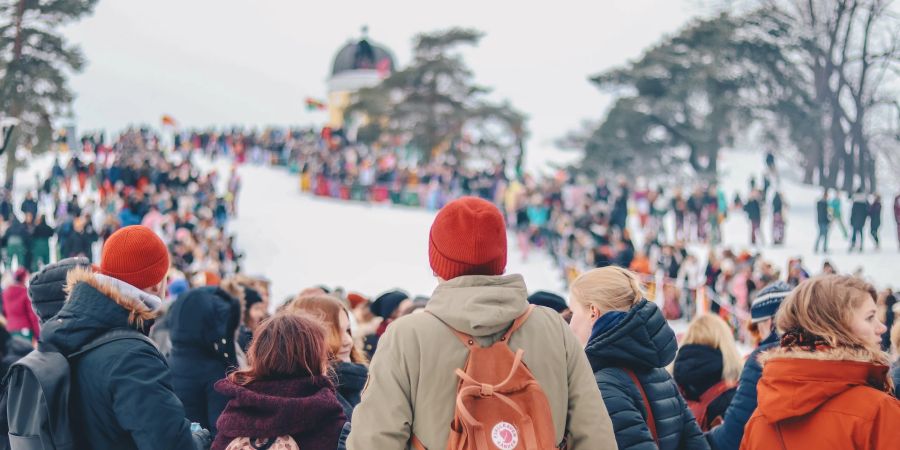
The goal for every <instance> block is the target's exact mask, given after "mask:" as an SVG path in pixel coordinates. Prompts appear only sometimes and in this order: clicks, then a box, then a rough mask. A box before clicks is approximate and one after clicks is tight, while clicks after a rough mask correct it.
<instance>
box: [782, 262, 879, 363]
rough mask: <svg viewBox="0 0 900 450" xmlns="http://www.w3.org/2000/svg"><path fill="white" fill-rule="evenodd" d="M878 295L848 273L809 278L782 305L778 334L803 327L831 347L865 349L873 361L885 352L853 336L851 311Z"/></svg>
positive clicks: (866, 284)
mask: <svg viewBox="0 0 900 450" xmlns="http://www.w3.org/2000/svg"><path fill="white" fill-rule="evenodd" d="M876 298H877V294H876V292H875V288H874V287H872V285H871V284H869V283H867V282H865V281H863V280H861V279H859V278H856V277H852V276H849V275H825V276H819V277H815V278H810V279H808V280H806V281H804V282H802V283H800V285H799V286H797V288H796V289H794V290H793V291H792V292H791V293H790V295H788V296H787V298H786V299H785V300H784V303H782V304H781V308H779V310H778V313H777V314H776V316H775V323H776V325H777V326H778V330H779V331H780V332H781V333H786V332H788V331H791V330H798V329H799V330H802V331H804V332H807V333H810V334H813V335H815V336H818V337H820V338H822V339H823V340H824V341H825V342H827V343H828V345H830V346H831V347H850V348H856V349H864V350H868V351H869V352H870V353H871V356H872V358H873V360H878V361H881V360H883V359H884V357H885V355H884V353H883V352H881V349H880V348H874V347H872V345H871V344H869V343H867V342H866V341H864V340H863V339H860V338H859V337H857V336H856V334H855V333H854V332H853V329H852V328H851V325H850V324H851V322H852V320H853V310H854V309H855V308H857V307H859V305H861V304H862V303H863V302H864V301H866V300H867V299H871V300H872V301H875V300H876Z"/></svg>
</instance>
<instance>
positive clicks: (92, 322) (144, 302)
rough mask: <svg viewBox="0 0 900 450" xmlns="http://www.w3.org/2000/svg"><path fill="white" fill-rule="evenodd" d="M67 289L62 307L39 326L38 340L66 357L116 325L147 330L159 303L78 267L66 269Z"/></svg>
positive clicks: (116, 326) (142, 293)
mask: <svg viewBox="0 0 900 450" xmlns="http://www.w3.org/2000/svg"><path fill="white" fill-rule="evenodd" d="M66 292H68V293H69V295H68V297H67V298H66V303H65V304H64V305H63V307H62V309H61V310H60V311H59V313H58V314H57V315H56V317H55V318H53V319H52V320H50V321H49V322H47V323H45V324H44V326H43V327H42V328H41V343H42V344H49V345H50V346H52V347H53V348H55V349H57V350H59V351H60V353H62V354H63V355H66V356H68V355H69V354H71V353H74V352H76V351H78V350H79V349H80V348H81V347H83V346H84V345H85V344H87V343H88V342H90V341H92V340H93V339H95V338H97V337H98V336H100V335H101V334H103V333H105V332H107V331H109V330H112V329H115V328H132V329H136V330H138V331H141V332H146V330H149V328H150V325H152V322H153V320H154V319H155V318H156V317H157V316H158V315H159V306H160V305H161V300H160V299H159V298H158V297H155V296H153V295H150V294H148V293H146V292H144V291H141V290H140V289H138V288H136V287H134V286H131V285H129V284H127V283H125V282H122V281H119V280H116V279H114V278H110V277H105V276H102V275H99V274H94V273H92V272H91V271H90V270H89V269H85V268H81V267H79V268H75V269H72V270H71V271H69V274H68V276H67V277H66ZM145 334H146V333H145Z"/></svg>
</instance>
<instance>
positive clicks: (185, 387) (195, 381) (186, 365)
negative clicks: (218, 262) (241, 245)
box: [166, 287, 241, 436]
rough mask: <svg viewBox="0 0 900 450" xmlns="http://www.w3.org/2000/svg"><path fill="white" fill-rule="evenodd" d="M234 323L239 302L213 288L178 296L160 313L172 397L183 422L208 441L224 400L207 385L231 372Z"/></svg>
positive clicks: (234, 353) (235, 357) (214, 431)
mask: <svg viewBox="0 0 900 450" xmlns="http://www.w3.org/2000/svg"><path fill="white" fill-rule="evenodd" d="M240 320H241V304H240V301H239V300H238V299H236V298H234V297H232V296H231V295H230V294H228V293H227V292H225V291H224V290H222V289H221V288H218V287H202V288H196V289H191V290H189V291H187V292H185V293H183V294H181V295H180V296H179V297H178V299H177V300H175V301H174V302H173V303H172V305H171V306H170V307H169V311H168V313H167V314H166V325H167V326H168V328H169V338H170V340H171V343H172V348H171V350H170V354H169V364H170V365H171V366H172V381H173V383H174V386H175V393H176V394H178V398H180V399H181V401H182V403H184V410H185V413H186V414H187V417H188V419H190V420H191V421H193V422H197V423H199V424H200V426H202V427H203V428H206V429H208V430H209V431H210V432H211V433H212V434H213V435H214V436H215V433H216V428H215V427H216V420H217V419H218V418H219V415H220V414H221V413H222V411H223V410H224V409H225V405H226V404H227V403H228V398H227V397H225V396H224V395H222V394H220V393H218V392H216V390H215V389H214V387H213V386H214V385H215V384H216V381H219V380H221V379H222V378H225V373H226V372H228V371H229V370H230V369H233V368H235V367H237V355H236V351H235V350H236V348H235V338H236V334H237V333H236V332H237V328H238V325H239V324H240Z"/></svg>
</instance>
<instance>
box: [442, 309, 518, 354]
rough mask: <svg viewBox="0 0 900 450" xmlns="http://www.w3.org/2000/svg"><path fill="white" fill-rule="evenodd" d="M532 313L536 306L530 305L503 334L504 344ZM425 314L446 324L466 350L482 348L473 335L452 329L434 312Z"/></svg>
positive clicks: (501, 338)
mask: <svg viewBox="0 0 900 450" xmlns="http://www.w3.org/2000/svg"><path fill="white" fill-rule="evenodd" d="M532 311H534V305H528V308H527V309H526V310H525V312H524V313H522V315H521V316H519V317H516V320H514V321H513V323H512V325H510V326H509V329H508V330H506V332H505V333H503V336H500V341H501V342H503V343H507V341H509V337H510V336H512V334H513V333H515V332H516V330H518V329H519V328H521V327H522V325H524V324H525V321H526V320H528V316H530V315H531V312H532ZM425 312H427V313H428V314H431V316H432V317H434V318H435V319H437V320H438V321H440V322H441V323H442V324H444V325H445V326H446V327H447V328H449V329H450V331H451V332H452V333H453V335H454V336H456V339H458V340H459V342H462V344H463V345H465V346H466V348H473V347H474V348H481V346H480V345H478V341H477V340H475V338H474V337H472V336H471V335H468V334H466V333H463V332H462V331H459V330H457V329H456V328H453V327H451V326H450V324H448V323H447V322H444V321H443V320H441V318H440V317H438V316H436V315H435V314H434V313H433V312H431V311H425Z"/></svg>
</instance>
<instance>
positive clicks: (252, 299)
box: [244, 286, 263, 311]
mask: <svg viewBox="0 0 900 450" xmlns="http://www.w3.org/2000/svg"><path fill="white" fill-rule="evenodd" d="M262 301H263V298H262V296H261V295H259V291H257V290H256V289H253V288H251V287H247V286H244V311H250V307H251V306H253V305H255V304H257V303H262Z"/></svg>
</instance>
